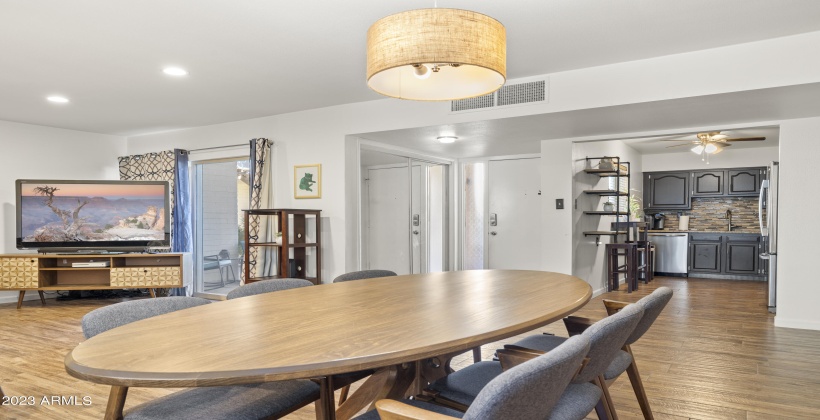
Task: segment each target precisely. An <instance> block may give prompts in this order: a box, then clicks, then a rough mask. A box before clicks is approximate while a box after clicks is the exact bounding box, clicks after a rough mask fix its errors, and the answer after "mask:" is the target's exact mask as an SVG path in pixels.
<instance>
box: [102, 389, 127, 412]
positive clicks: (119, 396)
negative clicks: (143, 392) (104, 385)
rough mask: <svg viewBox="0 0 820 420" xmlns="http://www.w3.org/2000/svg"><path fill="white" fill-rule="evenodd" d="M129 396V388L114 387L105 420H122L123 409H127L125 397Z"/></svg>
mask: <svg viewBox="0 0 820 420" xmlns="http://www.w3.org/2000/svg"><path fill="white" fill-rule="evenodd" d="M126 395H128V387H127V386H112V387H111V392H110V393H109V394H108V405H107V406H106V407H105V420H121V419H122V409H123V407H125V396H126Z"/></svg>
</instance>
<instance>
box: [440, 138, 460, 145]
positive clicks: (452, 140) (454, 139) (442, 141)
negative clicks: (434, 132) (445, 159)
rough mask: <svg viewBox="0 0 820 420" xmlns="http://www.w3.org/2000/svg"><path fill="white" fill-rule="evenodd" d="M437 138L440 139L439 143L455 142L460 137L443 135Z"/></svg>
mask: <svg viewBox="0 0 820 420" xmlns="http://www.w3.org/2000/svg"><path fill="white" fill-rule="evenodd" d="M436 140H438V141H439V143H444V144H449V143H455V142H456V140H458V137H456V136H441V137H436Z"/></svg>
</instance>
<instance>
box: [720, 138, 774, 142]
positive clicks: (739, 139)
mask: <svg viewBox="0 0 820 420" xmlns="http://www.w3.org/2000/svg"><path fill="white" fill-rule="evenodd" d="M761 140H766V137H743V138H738V139H723V140H721V141H761Z"/></svg>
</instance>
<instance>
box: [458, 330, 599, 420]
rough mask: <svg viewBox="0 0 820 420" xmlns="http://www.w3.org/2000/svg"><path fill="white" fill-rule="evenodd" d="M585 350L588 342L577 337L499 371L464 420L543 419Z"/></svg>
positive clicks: (555, 401)
mask: <svg viewBox="0 0 820 420" xmlns="http://www.w3.org/2000/svg"><path fill="white" fill-rule="evenodd" d="M588 351H589V339H588V338H587V337H584V336H583V335H577V336H575V337H570V338H569V339H568V340H567V341H565V342H563V343H562V344H561V345H560V346H558V347H556V348H555V349H553V350H551V351H550V352H548V353H546V354H544V355H542V356H538V357H536V358H534V359H532V360H529V361H527V362H524V363H522V364H520V365H518V366H515V367H513V368H511V369H509V370H507V371H505V372H503V373H502V374H501V375H498V376H497V377H495V378H494V379H493V380H491V381H490V382H489V383H488V384H487V385H486V386H485V387H484V388H483V389H482V390H481V392H479V393H478V395H477V396H476V398H475V400H474V401H473V403H472V404H471V405H470V408H469V409H467V412H466V413H464V419H539V418H540V419H546V418H547V417H549V414H550V412H551V411H552V409H553V407H554V406H555V404H556V403H557V402H558V399H559V398H560V397H561V394H562V393H563V392H564V389H565V388H566V387H567V385H569V383H570V380H571V379H572V377H573V376H574V375H575V372H577V371H578V368H579V367H580V366H581V361H582V360H583V359H584V356H586V354H587V352H588Z"/></svg>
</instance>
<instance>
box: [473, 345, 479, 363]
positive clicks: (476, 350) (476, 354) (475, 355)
mask: <svg viewBox="0 0 820 420" xmlns="http://www.w3.org/2000/svg"><path fill="white" fill-rule="evenodd" d="M480 361H481V346H478V347H476V348H474V349H473V363H478V362H480Z"/></svg>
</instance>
